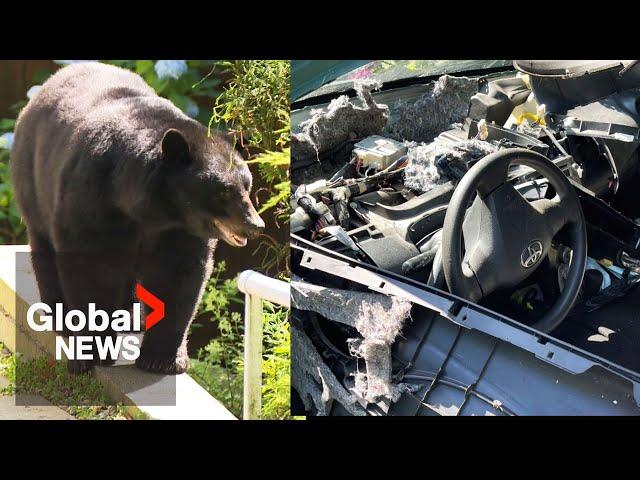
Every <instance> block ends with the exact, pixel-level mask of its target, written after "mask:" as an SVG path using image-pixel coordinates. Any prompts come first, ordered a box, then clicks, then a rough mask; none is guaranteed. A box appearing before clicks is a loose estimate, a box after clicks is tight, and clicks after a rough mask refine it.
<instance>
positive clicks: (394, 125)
mask: <svg viewBox="0 0 640 480" xmlns="http://www.w3.org/2000/svg"><path fill="white" fill-rule="evenodd" d="M428 88H429V90H428V91H427V92H426V93H425V94H424V95H422V96H421V97H420V98H418V99H417V100H415V101H407V102H404V101H400V102H398V104H397V106H396V107H395V108H394V114H393V118H392V120H391V122H390V123H389V125H388V126H387V128H386V129H385V134H387V135H389V136H391V137H393V138H395V139H396V140H400V141H402V140H411V141H414V142H431V141H432V140H433V139H434V138H435V137H436V136H437V135H439V134H440V132H442V131H444V130H447V129H448V128H450V126H451V125H452V124H454V123H457V122H462V121H463V120H464V119H465V117H466V116H467V113H468V110H469V101H470V99H471V96H472V95H474V94H476V93H477V92H478V81H477V80H476V79H472V78H467V77H452V76H449V75H443V76H441V77H440V78H438V80H436V81H435V82H432V83H430V84H429V86H428Z"/></svg>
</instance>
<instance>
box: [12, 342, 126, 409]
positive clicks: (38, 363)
mask: <svg viewBox="0 0 640 480" xmlns="http://www.w3.org/2000/svg"><path fill="white" fill-rule="evenodd" d="M2 351H3V346H2V344H0V375H3V376H4V377H6V378H7V379H8V380H9V382H10V384H9V386H8V387H5V388H4V389H3V390H2V391H0V394H4V395H13V394H16V393H17V394H25V395H39V396H41V397H43V398H45V399H47V400H48V401H49V402H51V403H52V404H54V405H58V406H60V408H62V409H63V410H65V411H67V413H69V414H70V415H73V416H74V417H76V418H78V419H82V420H94V419H95V420H98V419H105V420H107V419H111V420H113V419H126V418H127V416H126V414H125V409H124V407H123V406H122V405H121V404H117V405H111V403H112V402H111V401H110V400H109V398H108V397H107V395H106V393H105V391H104V387H103V386H102V385H101V384H100V382H98V380H96V378H95V377H93V376H91V375H71V374H69V373H68V372H67V367H66V365H65V363H64V362H56V361H55V360H53V359H49V358H45V357H38V358H34V359H31V360H27V361H25V360H23V359H21V358H19V357H18V355H16V354H6V353H5V354H2V353H1V352H2Z"/></svg>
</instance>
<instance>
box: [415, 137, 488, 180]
mask: <svg viewBox="0 0 640 480" xmlns="http://www.w3.org/2000/svg"><path fill="white" fill-rule="evenodd" d="M407 145H408V146H409V152H408V156H409V164H408V165H407V168H406V169H405V172H404V174H405V180H404V184H405V185H406V186H407V187H409V188H411V189H412V190H415V191H418V192H427V191H429V190H431V189H432V188H433V187H434V186H436V185H440V184H442V183H445V182H447V181H449V180H450V179H449V178H448V177H446V176H444V175H443V172H441V171H440V169H439V167H438V166H437V165H436V162H437V161H438V159H439V158H441V157H445V158H446V159H447V161H448V162H449V164H451V165H453V166H456V167H457V168H458V169H460V170H462V171H463V172H464V171H466V170H467V163H468V162H472V161H474V160H479V159H481V158H483V157H484V156H486V155H489V154H490V153H493V152H495V151H496V150H497V147H496V146H495V145H493V144H492V143H489V142H485V141H483V140H477V139H471V140H460V141H457V142H451V141H443V140H440V138H436V139H435V140H434V141H433V142H431V143H429V144H424V143H420V144H416V143H408V144H407Z"/></svg>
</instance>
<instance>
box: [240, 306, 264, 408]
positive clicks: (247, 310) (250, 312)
mask: <svg viewBox="0 0 640 480" xmlns="http://www.w3.org/2000/svg"><path fill="white" fill-rule="evenodd" d="M244 298H245V303H244V388H243V397H244V401H243V405H242V418H243V419H245V420H256V419H259V418H260V410H261V407H262V299H261V298H260V297H258V296H257V295H249V294H247V295H245V297H244Z"/></svg>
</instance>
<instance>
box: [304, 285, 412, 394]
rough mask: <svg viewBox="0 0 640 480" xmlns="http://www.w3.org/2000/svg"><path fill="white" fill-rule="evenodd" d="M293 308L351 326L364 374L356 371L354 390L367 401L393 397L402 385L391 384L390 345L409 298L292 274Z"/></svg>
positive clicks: (407, 309) (354, 351) (406, 311)
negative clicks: (321, 283)
mask: <svg viewBox="0 0 640 480" xmlns="http://www.w3.org/2000/svg"><path fill="white" fill-rule="evenodd" d="M291 300H292V305H293V307H294V308H297V309H299V310H311V311H314V312H317V313H318V314H320V315H322V316H323V317H325V318H328V319H329V320H333V321H335V322H339V323H342V324H344V325H349V326H351V327H354V328H355V329H356V330H357V331H358V333H360V335H361V336H362V338H356V339H352V340H351V341H350V350H351V353H352V355H354V356H356V357H359V358H363V359H364V361H365V366H366V374H364V375H362V374H361V375H357V376H356V379H355V380H356V382H355V390H356V392H357V394H358V395H359V396H360V397H361V398H363V399H364V400H365V401H367V402H371V403H375V402H377V401H378V400H380V399H383V398H384V399H389V400H391V401H396V400H397V398H398V397H399V395H400V393H401V386H394V385H392V377H391V345H392V344H393V342H394V341H395V339H396V338H397V337H398V335H399V334H400V331H401V329H402V326H403V324H404V321H405V320H406V319H407V318H408V317H409V313H410V311H411V302H408V301H406V300H401V299H399V298H397V297H393V296H387V295H383V294H379V293H369V292H357V291H351V290H340V289H335V288H325V287H320V286H317V285H313V284H310V283H306V282H302V281H300V280H299V279H296V278H293V279H292V282H291Z"/></svg>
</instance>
